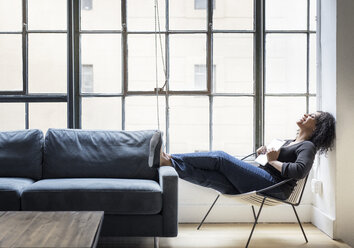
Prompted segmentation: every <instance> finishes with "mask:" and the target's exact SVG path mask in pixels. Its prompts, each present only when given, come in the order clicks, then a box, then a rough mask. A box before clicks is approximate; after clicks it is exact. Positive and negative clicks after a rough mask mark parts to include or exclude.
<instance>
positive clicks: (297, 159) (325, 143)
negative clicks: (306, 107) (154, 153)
mask: <svg viewBox="0 0 354 248" xmlns="http://www.w3.org/2000/svg"><path fill="white" fill-rule="evenodd" d="M296 124H297V126H298V127H299V130H298V133H297V135H296V138H295V139H294V140H287V141H286V142H285V144H284V145H283V146H282V147H281V148H280V149H279V150H278V151H276V150H274V149H267V148H266V147H265V146H262V147H260V148H258V149H257V154H258V155H259V154H266V156H267V159H268V163H267V164H266V165H265V166H261V165H260V166H258V167H256V166H254V165H252V164H249V163H246V162H244V161H242V160H239V159H237V158H235V157H233V156H231V155H229V154H227V153H225V152H222V151H212V152H202V153H187V154H172V155H168V154H166V153H163V152H162V153H161V155H160V166H173V167H174V168H175V169H176V171H177V173H178V175H179V177H180V178H182V179H184V180H186V181H189V182H191V183H195V184H198V185H201V186H205V187H209V188H213V189H215V190H217V191H219V192H221V193H224V194H242V193H245V192H250V191H253V190H260V189H263V188H266V187H269V186H271V185H274V184H276V183H278V182H280V181H282V180H284V179H288V178H292V179H294V180H291V181H290V182H288V183H286V184H284V185H282V186H280V187H278V188H276V189H273V190H272V191H270V192H269V195H272V196H275V197H278V198H280V199H287V198H288V197H289V195H290V194H291V192H292V190H293V188H294V186H295V185H296V180H299V179H301V178H304V177H306V176H307V175H308V173H309V172H310V169H311V167H312V164H313V161H314V158H315V154H316V152H317V151H318V152H319V153H326V152H327V151H328V150H331V149H332V147H333V143H334V138H335V119H334V117H333V116H332V115H331V114H330V113H328V112H322V111H318V112H316V113H313V114H304V115H303V117H302V118H301V119H300V120H298V121H297V122H296Z"/></svg>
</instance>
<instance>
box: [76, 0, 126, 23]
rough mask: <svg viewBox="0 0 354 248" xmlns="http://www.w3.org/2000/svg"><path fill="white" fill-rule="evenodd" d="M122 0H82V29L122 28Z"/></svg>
mask: <svg viewBox="0 0 354 248" xmlns="http://www.w3.org/2000/svg"><path fill="white" fill-rule="evenodd" d="M121 26H122V19H121V1H117V0H81V29H82V30H120V29H121Z"/></svg>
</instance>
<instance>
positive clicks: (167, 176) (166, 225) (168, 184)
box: [158, 166, 178, 237]
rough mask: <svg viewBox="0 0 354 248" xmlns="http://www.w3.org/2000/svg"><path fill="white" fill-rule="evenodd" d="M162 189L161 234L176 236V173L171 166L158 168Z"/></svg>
mask: <svg viewBox="0 0 354 248" xmlns="http://www.w3.org/2000/svg"><path fill="white" fill-rule="evenodd" d="M158 170H159V182H160V185H161V189H162V204H163V205H162V221H163V236H164V237H176V236H177V233H178V216H177V214H178V174H177V172H176V170H175V169H174V168H173V167H171V166H162V167H160V168H159V169H158Z"/></svg>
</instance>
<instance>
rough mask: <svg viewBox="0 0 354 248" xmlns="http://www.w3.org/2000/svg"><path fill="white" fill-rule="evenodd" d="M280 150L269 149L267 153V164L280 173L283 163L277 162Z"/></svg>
mask: <svg viewBox="0 0 354 248" xmlns="http://www.w3.org/2000/svg"><path fill="white" fill-rule="evenodd" d="M279 153H280V150H275V149H273V148H272V149H270V150H268V151H267V153H266V154H267V159H268V163H269V164H270V165H271V166H273V167H274V168H275V169H277V170H278V171H280V172H281V171H282V167H283V163H282V162H280V161H278V160H277V159H278V157H279Z"/></svg>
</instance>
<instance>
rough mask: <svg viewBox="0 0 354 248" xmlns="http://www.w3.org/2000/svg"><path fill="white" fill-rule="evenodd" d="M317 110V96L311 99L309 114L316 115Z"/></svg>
mask: <svg viewBox="0 0 354 248" xmlns="http://www.w3.org/2000/svg"><path fill="white" fill-rule="evenodd" d="M317 109H318V108H317V99H316V97H315V96H311V97H310V99H309V113H314V112H316V111H317Z"/></svg>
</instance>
